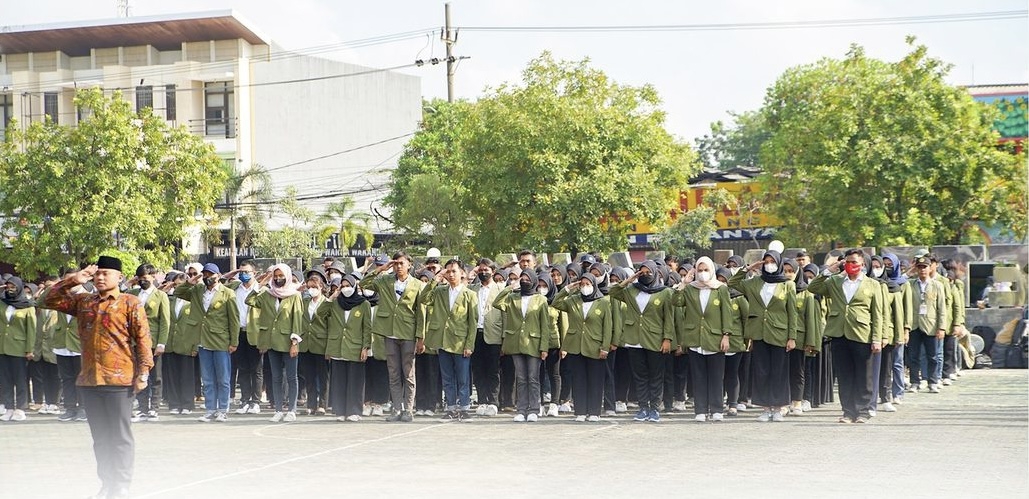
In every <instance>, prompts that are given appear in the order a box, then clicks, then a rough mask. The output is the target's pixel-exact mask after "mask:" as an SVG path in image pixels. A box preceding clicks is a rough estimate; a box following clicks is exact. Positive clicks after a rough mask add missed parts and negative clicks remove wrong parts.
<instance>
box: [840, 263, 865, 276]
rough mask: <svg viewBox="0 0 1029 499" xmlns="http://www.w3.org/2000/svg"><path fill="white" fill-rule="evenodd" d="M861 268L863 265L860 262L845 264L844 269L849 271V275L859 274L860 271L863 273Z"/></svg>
mask: <svg viewBox="0 0 1029 499" xmlns="http://www.w3.org/2000/svg"><path fill="white" fill-rule="evenodd" d="M861 268H862V267H861V264H860V263H845V264H843V270H844V271H845V272H846V273H847V275H858V274H859V273H861Z"/></svg>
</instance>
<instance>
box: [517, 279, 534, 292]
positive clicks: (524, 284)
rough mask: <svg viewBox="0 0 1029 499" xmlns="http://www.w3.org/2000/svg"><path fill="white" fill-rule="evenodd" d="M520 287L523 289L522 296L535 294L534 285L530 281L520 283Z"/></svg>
mask: <svg viewBox="0 0 1029 499" xmlns="http://www.w3.org/2000/svg"><path fill="white" fill-rule="evenodd" d="M518 285H519V286H520V287H521V291H522V295H523V296H525V295H531V294H533V289H532V283H531V282H528V281H518Z"/></svg>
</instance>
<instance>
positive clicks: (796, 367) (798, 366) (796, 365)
mask: <svg viewBox="0 0 1029 499" xmlns="http://www.w3.org/2000/svg"><path fill="white" fill-rule="evenodd" d="M789 357H790V400H792V401H794V402H799V401H801V400H804V383H805V381H806V376H805V374H806V371H805V368H804V358H805V355H804V349H803V348H794V349H793V350H790V352H789Z"/></svg>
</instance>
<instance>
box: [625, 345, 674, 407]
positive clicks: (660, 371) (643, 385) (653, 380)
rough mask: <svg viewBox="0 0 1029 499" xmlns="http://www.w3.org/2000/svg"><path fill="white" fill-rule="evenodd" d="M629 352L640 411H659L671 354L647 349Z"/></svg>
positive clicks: (636, 349) (631, 349)
mask: <svg viewBox="0 0 1029 499" xmlns="http://www.w3.org/2000/svg"><path fill="white" fill-rule="evenodd" d="M628 350H629V362H630V365H631V367H632V378H633V380H634V381H635V384H636V397H637V398H638V399H639V405H640V409H648V410H649V409H653V410H657V409H658V407H660V406H661V404H662V400H663V398H664V389H665V368H666V366H667V365H668V358H669V357H671V354H667V353H661V352H655V351H652V350H647V349H646V348H630V349H628Z"/></svg>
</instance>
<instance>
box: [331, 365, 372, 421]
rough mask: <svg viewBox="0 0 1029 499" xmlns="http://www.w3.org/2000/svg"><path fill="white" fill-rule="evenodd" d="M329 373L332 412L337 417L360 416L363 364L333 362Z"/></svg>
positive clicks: (362, 398)
mask: <svg viewBox="0 0 1029 499" xmlns="http://www.w3.org/2000/svg"><path fill="white" fill-rule="evenodd" d="M329 371H330V381H329V399H330V403H331V405H332V412H334V413H335V414H336V415H337V416H360V415H361V410H362V409H363V408H364V379H365V365H364V363H361V362H351V361H348V360H333V361H332V368H331V369H329Z"/></svg>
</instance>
